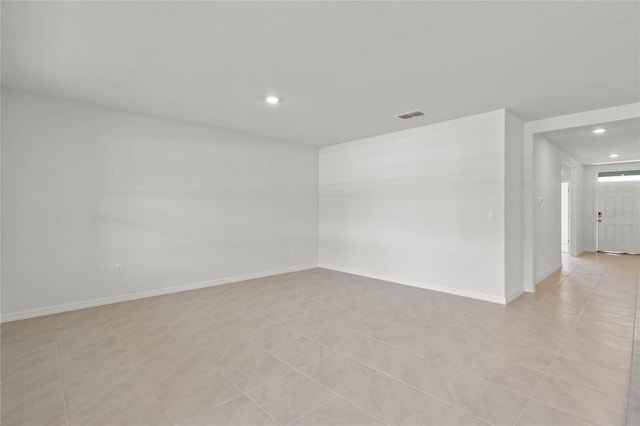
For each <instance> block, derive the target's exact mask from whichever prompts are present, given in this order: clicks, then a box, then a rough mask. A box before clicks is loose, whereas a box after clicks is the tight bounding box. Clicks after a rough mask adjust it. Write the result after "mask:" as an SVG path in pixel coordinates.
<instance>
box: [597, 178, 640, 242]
mask: <svg viewBox="0 0 640 426" xmlns="http://www.w3.org/2000/svg"><path fill="white" fill-rule="evenodd" d="M597 211H598V213H597V218H596V220H597V221H598V250H599V251H610V252H618V253H640V182H638V181H636V182H633V181H631V182H598V210H597Z"/></svg>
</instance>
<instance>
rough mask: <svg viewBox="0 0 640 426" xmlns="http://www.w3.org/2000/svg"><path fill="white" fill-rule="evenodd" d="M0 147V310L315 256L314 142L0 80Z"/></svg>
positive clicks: (277, 266) (286, 264)
mask: <svg viewBox="0 0 640 426" xmlns="http://www.w3.org/2000/svg"><path fill="white" fill-rule="evenodd" d="M2 154H3V155H2V161H3V163H2V216H3V220H2V235H3V240H2V255H3V257H2V312H3V316H4V315H10V314H13V313H16V312H21V311H25V310H31V309H39V308H44V307H48V306H54V305H61V304H69V303H77V302H82V301H86V300H91V299H99V298H106V297H113V296H117V295H123V294H129V293H136V292H144V291H152V290H157V289H162V288H165V287H170V286H176V285H181V284H188V283H193V282H200V281H210V280H219V279H223V278H225V277H233V276H243V275H248V274H249V275H250V274H256V273H261V272H265V271H272V270H282V269H287V268H292V267H298V266H305V265H315V264H317V248H318V240H317V229H318V218H317V215H318V193H317V188H318V186H317V183H318V181H317V179H318V168H317V164H318V162H317V149H316V148H311V147H305V146H302V145H296V144H289V143H283V142H278V141H271V140H266V139H263V138H259V137H253V136H248V135H242V134H238V133H232V132H226V131H221V130H215V129H210V128H205V127H200V126H194V125H190V124H186V123H180V122H175V121H170V120H165V119H160V118H153V117H148V116H144V115H138V114H132V113H127V112H123V111H117V110H111V109H106V108H101V107H97V106H92V105H88V104H83V103H77V102H72V101H64V100H60V99H54V98H47V97H42V96H36V95H30V94H26V93H22V92H17V91H13V90H3V92H2ZM116 264H121V265H122V268H123V273H122V274H116V273H115V269H114V268H115V265H116Z"/></svg>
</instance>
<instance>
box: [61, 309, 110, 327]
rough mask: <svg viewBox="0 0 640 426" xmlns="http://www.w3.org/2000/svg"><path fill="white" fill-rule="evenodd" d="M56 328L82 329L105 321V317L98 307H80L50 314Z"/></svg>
mask: <svg viewBox="0 0 640 426" xmlns="http://www.w3.org/2000/svg"><path fill="white" fill-rule="evenodd" d="M52 320H53V324H54V327H55V328H56V330H58V331H60V330H66V329H72V330H82V329H85V328H88V327H93V326H95V325H97V324H103V323H106V322H107V321H108V320H107V317H106V315H105V314H104V312H103V311H102V309H100V308H90V309H80V310H77V311H71V312H64V313H61V314H56V315H53V316H52Z"/></svg>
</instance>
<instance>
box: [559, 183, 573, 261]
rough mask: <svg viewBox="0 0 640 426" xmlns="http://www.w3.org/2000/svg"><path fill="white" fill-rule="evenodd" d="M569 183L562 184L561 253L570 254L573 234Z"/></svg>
mask: <svg viewBox="0 0 640 426" xmlns="http://www.w3.org/2000/svg"><path fill="white" fill-rule="evenodd" d="M569 191H570V188H569V182H561V183H560V251H561V252H562V253H569V247H570V241H571V240H570V234H571V231H570V229H571V225H570V224H571V203H570V201H569V200H570V199H571V198H570V197H569Z"/></svg>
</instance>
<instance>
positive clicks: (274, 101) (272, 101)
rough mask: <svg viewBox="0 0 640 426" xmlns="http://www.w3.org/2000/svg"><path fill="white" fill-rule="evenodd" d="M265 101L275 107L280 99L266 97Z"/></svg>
mask: <svg viewBox="0 0 640 426" xmlns="http://www.w3.org/2000/svg"><path fill="white" fill-rule="evenodd" d="M265 101H267V103H268V104H271V105H275V104H277V103H278V102H280V98H278V97H277V96H267V98H266V99H265Z"/></svg>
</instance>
